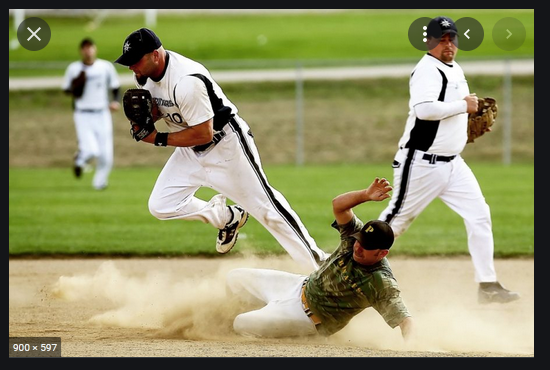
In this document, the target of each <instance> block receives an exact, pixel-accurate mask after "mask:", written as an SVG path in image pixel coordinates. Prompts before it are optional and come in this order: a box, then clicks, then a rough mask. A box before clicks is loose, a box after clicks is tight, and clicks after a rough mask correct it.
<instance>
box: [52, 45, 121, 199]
mask: <svg viewBox="0 0 550 370" xmlns="http://www.w3.org/2000/svg"><path fill="white" fill-rule="evenodd" d="M80 56H81V60H80V61H76V62H73V63H71V64H70V65H69V66H68V67H67V69H66V71H65V77H64V79H63V86H62V89H63V90H64V91H65V92H66V93H67V94H70V95H72V96H73V109H74V113H73V117H74V124H75V129H76V137H77V141H78V150H77V153H76V155H75V157H74V166H73V170H74V174H75V176H76V177H77V178H80V177H81V176H82V173H83V171H84V169H85V168H86V167H87V166H88V165H91V162H92V161H93V160H94V159H95V161H96V163H95V174H94V177H93V180H92V185H93V187H94V188H95V189H96V190H103V189H105V188H106V187H107V185H108V184H109V175H110V173H111V170H112V167H113V120H112V116H111V111H116V110H118V109H120V103H119V100H120V96H119V95H120V91H119V90H120V82H119V79H118V75H117V73H116V70H115V67H114V65H113V64H112V63H111V62H109V61H107V60H103V59H98V58H97V47H96V45H95V43H94V41H93V40H92V39H90V38H85V39H83V40H82V42H81V43H80Z"/></svg>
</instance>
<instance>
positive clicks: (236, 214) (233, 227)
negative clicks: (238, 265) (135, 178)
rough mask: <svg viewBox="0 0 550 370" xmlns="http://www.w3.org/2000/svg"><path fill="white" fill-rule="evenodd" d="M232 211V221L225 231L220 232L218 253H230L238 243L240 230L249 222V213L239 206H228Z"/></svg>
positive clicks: (217, 245) (217, 243) (217, 246)
mask: <svg viewBox="0 0 550 370" xmlns="http://www.w3.org/2000/svg"><path fill="white" fill-rule="evenodd" d="M228 207H229V211H231V214H232V216H231V220H230V221H229V222H228V223H227V224H226V225H225V227H224V228H223V229H220V231H219V232H218V239H217V240H216V250H217V251H218V253H221V254H225V253H227V252H229V251H230V250H231V249H232V248H233V246H234V245H235V243H236V242H237V236H238V235H239V229H240V228H241V227H243V226H244V224H246V221H247V220H248V212H246V211H245V210H244V209H243V208H242V207H241V206H239V205H232V206H228Z"/></svg>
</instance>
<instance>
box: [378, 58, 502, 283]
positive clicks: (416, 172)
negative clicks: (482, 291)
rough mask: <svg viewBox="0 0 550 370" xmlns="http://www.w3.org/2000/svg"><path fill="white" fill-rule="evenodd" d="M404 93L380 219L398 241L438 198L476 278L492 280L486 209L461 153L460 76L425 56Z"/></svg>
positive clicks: (464, 88)
mask: <svg viewBox="0 0 550 370" xmlns="http://www.w3.org/2000/svg"><path fill="white" fill-rule="evenodd" d="M409 89H410V101H409V109H410V111H409V117H408V119H407V123H406V126H405V131H404V133H403V136H402V137H401V139H400V140H399V149H398V150H397V153H396V155H395V157H394V160H393V164H392V167H393V184H392V185H393V193H392V198H391V200H390V202H389V203H388V206H387V207H386V208H385V209H384V210H383V211H382V212H381V214H380V216H379V219H380V220H384V221H386V222H388V223H389V224H390V225H391V226H392V228H393V231H394V234H395V236H396V237H398V236H400V235H402V234H403V233H404V232H405V231H406V230H407V229H408V228H409V226H410V225H411V224H412V222H413V221H414V220H415V219H416V217H418V215H419V214H420V213H421V212H422V211H423V210H424V209H425V208H426V207H427V206H428V205H429V204H430V203H431V202H432V201H433V200H434V199H435V198H440V199H441V200H442V201H443V202H444V203H445V204H446V205H447V206H449V208H451V209H452V210H453V211H455V212H456V213H458V214H459V215H460V216H461V217H462V218H463V219H464V224H465V226H466V230H467V238H468V250H469V252H470V255H471V257H472V262H473V264H474V269H475V280H476V281H477V282H493V281H497V278H496V272H495V268H494V262H493V251H494V244H493V233H492V224H491V214H490V209H489V205H487V203H486V202H485V198H484V196H483V193H482V191H481V188H480V186H479V184H478V182H477V179H476V177H475V176H474V174H473V172H472V170H471V169H470V167H469V166H468V165H467V164H466V162H465V161H464V159H463V158H462V157H461V155H460V153H461V152H462V150H463V149H464V147H465V145H466V141H467V124H468V123H467V120H468V114H467V113H466V108H467V104H466V101H465V100H464V97H465V96H466V95H468V94H469V88H468V84H467V81H466V79H465V78H464V73H463V71H462V69H461V68H460V66H459V65H458V64H457V63H456V62H453V63H452V64H447V63H443V62H441V61H440V60H438V59H437V58H435V57H433V56H432V55H430V54H427V55H425V56H424V57H423V58H422V59H421V60H420V62H419V63H418V64H417V65H416V67H415V68H414V70H413V72H412V74H411V78H410V83H409ZM434 227H437V223H435V224H434ZM429 243H431V244H433V243H437V241H431V240H430V241H429Z"/></svg>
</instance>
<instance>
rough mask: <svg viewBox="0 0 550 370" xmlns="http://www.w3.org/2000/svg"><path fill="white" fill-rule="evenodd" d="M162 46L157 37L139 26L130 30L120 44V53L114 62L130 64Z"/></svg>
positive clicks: (124, 64)
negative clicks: (134, 29)
mask: <svg viewBox="0 0 550 370" xmlns="http://www.w3.org/2000/svg"><path fill="white" fill-rule="evenodd" d="M161 46H162V43H161V42H160V40H159V38H158V37H157V35H155V33H154V32H153V31H151V30H150V29H148V28H140V29H139V30H137V31H134V32H132V33H131V34H130V35H129V36H128V37H126V40H124V44H123V45H122V55H121V56H120V57H118V59H117V60H115V63H118V64H122V65H123V66H131V65H134V64H136V63H137V62H139V60H140V59H141V58H143V56H144V55H145V54H148V53H150V52H152V51H153V50H156V49H158V48H159V47H161Z"/></svg>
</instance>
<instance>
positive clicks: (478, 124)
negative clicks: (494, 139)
mask: <svg viewBox="0 0 550 370" xmlns="http://www.w3.org/2000/svg"><path fill="white" fill-rule="evenodd" d="M497 114H498V105H497V102H496V100H495V99H494V98H491V97H485V98H479V99H478V109H477V112H475V113H470V114H469V115H468V141H467V142H468V143H473V142H474V140H475V139H477V138H478V137H480V136H482V135H483V134H484V133H486V132H488V131H491V127H492V126H493V124H494V123H495V120H496V118H497Z"/></svg>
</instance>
